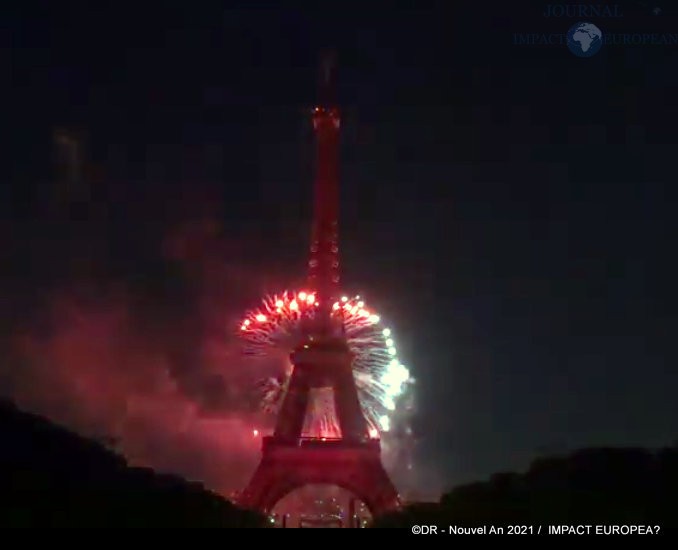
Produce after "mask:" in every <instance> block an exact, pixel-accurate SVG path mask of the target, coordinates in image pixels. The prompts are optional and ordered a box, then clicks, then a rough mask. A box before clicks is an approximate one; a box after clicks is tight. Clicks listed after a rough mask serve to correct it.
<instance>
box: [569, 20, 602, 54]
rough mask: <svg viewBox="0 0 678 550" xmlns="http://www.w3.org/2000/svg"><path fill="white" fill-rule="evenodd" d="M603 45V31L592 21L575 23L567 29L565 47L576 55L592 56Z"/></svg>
mask: <svg viewBox="0 0 678 550" xmlns="http://www.w3.org/2000/svg"><path fill="white" fill-rule="evenodd" d="M602 45H603V33H602V32H601V30H600V29H599V28H598V27H596V26H595V25H594V24H593V23H575V24H574V25H572V26H571V27H570V30H568V31H567V47H568V49H569V50H570V51H571V52H572V53H573V54H574V55H576V56H577V57H592V56H594V55H596V54H597V53H598V52H599V51H600V48H601V46H602Z"/></svg>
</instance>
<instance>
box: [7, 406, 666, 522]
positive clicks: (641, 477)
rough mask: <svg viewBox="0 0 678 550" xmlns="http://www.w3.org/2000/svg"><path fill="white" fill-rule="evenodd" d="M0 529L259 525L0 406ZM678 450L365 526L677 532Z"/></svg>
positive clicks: (457, 493)
mask: <svg viewBox="0 0 678 550" xmlns="http://www.w3.org/2000/svg"><path fill="white" fill-rule="evenodd" d="M0 437H2V444H1V445H0V527H32V526H36V527H51V526H53V527H69V526H70V527H99V526H100V527H106V526H113V527H142V526H157V527H163V526H167V527H265V526H267V525H268V524H267V522H266V518H264V517H262V516H260V515H258V514H255V513H252V512H249V511H245V510H242V509H239V508H238V507H236V506H235V505H233V504H232V503H231V502H229V501H228V500H225V499H224V498H222V497H220V496H218V495H216V494H214V493H211V492H209V491H207V490H206V489H204V488H203V487H202V486H201V485H199V484H196V483H189V482H187V481H184V480H182V479H180V478H178V477H174V476H170V475H161V474H158V473H155V472H153V471H152V470H150V469H144V468H132V467H130V466H129V465H128V464H127V463H126V461H125V459H124V458H122V457H121V456H119V455H117V454H115V453H113V452H111V451H110V450H108V449H107V448H106V447H105V446H104V445H103V444H101V443H98V442H95V441H91V440H88V439H85V438H82V437H79V436H77V435H75V434H73V433H71V432H69V431H67V430H65V429H63V428H60V427H57V426H55V425H53V424H52V423H50V422H48V421H47V420H45V419H42V418H40V417H37V416H33V415H30V414H26V413H23V412H20V411H18V410H17V409H16V408H14V407H13V406H12V405H9V404H6V403H2V402H0ZM677 493H678V448H676V447H673V448H666V449H663V450H660V451H656V452H651V451H648V450H645V449H635V448H630V449H625V448H619V449H615V448H601V449H584V450H580V451H577V452H575V453H573V454H571V455H569V456H564V457H551V458H540V459H538V460H536V461H534V462H533V464H532V465H531V467H530V468H529V470H528V471H527V472H526V473H523V474H518V473H501V474H496V475H494V476H492V477H491V478H490V479H489V480H488V481H485V482H478V483H473V484H469V485H463V486H459V487H457V488H455V489H453V490H451V491H450V492H448V493H446V494H444V495H443V497H442V498H441V500H440V502H438V503H420V504H411V505H409V506H407V507H406V508H404V509H403V510H402V511H400V512H398V513H394V514H390V515H387V516H383V517H381V518H377V519H376V521H375V522H374V527H408V528H409V527H411V526H412V525H415V524H418V525H441V526H446V525H451V524H455V525H460V526H462V525H463V526H469V527H470V526H477V525H488V524H492V525H495V526H497V525H516V524H518V525H520V524H537V523H541V524H597V525H601V524H606V525H624V524H625V525H629V524H636V525H651V526H654V525H659V526H661V527H662V528H670V527H678V507H677V506H676V505H675V495H676V494H677Z"/></svg>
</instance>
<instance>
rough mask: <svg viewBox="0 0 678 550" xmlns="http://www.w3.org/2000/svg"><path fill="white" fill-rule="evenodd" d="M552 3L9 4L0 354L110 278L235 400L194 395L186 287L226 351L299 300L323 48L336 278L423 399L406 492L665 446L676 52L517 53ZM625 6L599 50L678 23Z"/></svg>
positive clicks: (192, 312)
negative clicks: (519, 38)
mask: <svg viewBox="0 0 678 550" xmlns="http://www.w3.org/2000/svg"><path fill="white" fill-rule="evenodd" d="M547 3H548V2H546V1H544V2H537V3H528V2H522V3H520V2H519V3H511V5H510V6H508V5H507V4H508V3H507V2H503V1H502V2H500V1H498V0H495V1H486V2H441V3H437V4H433V3H426V2H421V3H418V4H417V6H419V7H418V8H417V9H416V10H402V11H400V10H394V9H392V8H391V9H383V10H381V9H377V8H376V4H375V7H370V3H363V5H362V7H361V8H360V9H356V8H355V7H354V6H349V5H348V4H344V3H337V4H336V5H335V6H334V7H333V9H328V10H327V11H320V10H318V11H309V10H308V9H307V8H301V7H300V8H299V9H293V8H292V7H291V6H292V3H285V4H286V8H285V9H281V8H274V7H273V6H274V5H273V4H270V3H269V4H265V5H264V4H261V5H260V6H259V7H257V8H255V7H254V6H255V5H256V3H255V2H247V3H242V4H241V5H237V4H236V3H229V2H218V3H217V2H189V3H179V4H176V5H174V4H173V3H159V4H157V5H156V6H155V7H148V6H147V5H146V3H136V4H130V5H129V6H124V2H123V3H121V2H115V3H101V4H102V5H101V6H100V5H99V4H100V3H97V6H96V7H91V8H87V9H84V8H82V7H81V6H80V7H77V8H75V7H73V8H69V7H68V6H69V3H68V2H65V3H57V2H44V3H35V4H33V3H31V2H21V3H16V5H15V6H14V7H12V6H11V5H10V6H9V7H6V6H4V5H3V8H2V12H1V13H0V37H1V40H2V43H1V46H2V52H1V53H0V56H1V58H0V61H1V62H2V67H3V68H4V70H3V76H2V77H1V79H2V80H1V82H2V88H3V89H4V91H3V102H2V113H3V114H2V122H1V128H2V139H3V143H2V150H3V154H2V157H1V158H2V163H0V165H1V167H0V171H1V174H2V177H1V178H0V181H1V182H2V184H1V186H0V189H1V191H0V192H1V193H2V196H1V197H0V214H1V221H0V223H1V224H2V236H1V237H0V239H1V240H2V242H0V247H1V249H2V265H3V269H2V274H1V284H2V287H1V288H2V292H1V294H2V296H3V298H2V305H1V306H0V307H2V308H3V312H2V318H3V321H2V327H1V328H2V331H3V334H2V339H3V346H11V345H12V344H13V343H15V342H16V339H17V338H18V337H20V335H21V334H25V333H26V332H27V331H37V332H38V333H40V334H43V333H45V332H49V330H51V329H50V328H49V326H48V325H49V323H47V322H46V321H44V319H43V317H44V312H45V307H46V306H45V304H47V303H52V302H53V300H54V296H55V295H61V293H63V292H64V289H68V292H69V293H73V292H74V293H76V294H78V296H80V295H81V294H87V300H88V303H90V304H91V303H93V302H96V301H97V299H99V298H98V291H97V290H96V289H97V288H99V287H100V285H102V284H104V283H105V285H106V287H107V288H109V289H110V288H114V289H117V290H120V292H122V293H124V294H125V296H127V297H131V298H129V304H130V306H129V307H130V308H131V311H132V312H133V314H132V316H133V318H134V323H133V327H136V328H133V330H132V332H135V331H137V328H138V330H139V331H143V332H144V334H147V335H148V338H149V339H155V340H154V341H155V342H156V343H157V342H167V343H168V345H170V344H171V346H172V347H173V354H174V355H173V357H174V358H173V364H174V366H175V367H176V368H173V369H172V372H173V376H175V377H177V379H178V380H180V381H181V383H182V384H184V386H185V387H186V388H189V389H188V390H187V391H190V392H194V393H196V394H200V395H201V401H202V402H203V404H204V403H207V402H209V403H211V404H212V406H213V407H214V408H215V409H218V408H219V402H220V400H222V399H226V398H225V397H224V396H228V395H229V393H228V383H225V384H224V386H225V387H221V386H219V384H220V383H221V382H219V381H218V380H217V379H216V378H214V376H215V375H214V372H213V371H211V374H210V376H194V372H193V371H192V370H191V369H192V367H191V364H193V363H194V362H195V361H194V359H191V357H190V356H191V353H193V351H192V350H193V349H194V348H195V347H196V346H195V345H194V344H193V342H192V338H196V339H200V338H201V335H202V334H203V333H204V331H205V330H206V329H205V324H204V319H203V321H200V320H199V319H198V317H199V315H198V311H200V312H203V313H204V309H201V308H203V307H204V304H205V301H206V299H205V297H206V294H205V292H204V290H205V288H207V286H209V288H210V289H211V290H210V293H209V296H210V297H212V298H214V296H218V299H217V298H214V300H213V302H214V303H219V304H222V305H223V324H224V326H226V325H227V324H228V323H231V322H234V320H235V318H236V316H237V315H238V312H240V311H244V310H245V309H246V308H247V307H250V306H254V305H256V303H257V301H258V299H259V297H260V295H261V294H262V293H264V292H269V291H277V290H280V289H284V288H290V287H294V286H295V285H296V284H297V283H298V282H299V281H300V280H303V276H304V264H305V254H306V250H307V245H308V238H309V233H310V226H309V224H310V219H309V216H310V191H311V181H312V161H313V142H312V138H313V136H312V133H311V128H310V123H309V117H308V111H307V109H308V107H309V106H311V105H312V104H313V101H314V98H315V91H316V81H317V60H318V54H319V51H320V50H321V49H322V48H326V47H331V48H335V49H336V51H337V53H338V60H339V73H338V76H339V97H340V100H341V104H342V108H343V128H342V129H343V134H342V151H341V155H342V169H341V178H342V186H343V187H342V201H343V202H342V205H341V208H342V217H341V250H342V260H343V280H344V284H345V285H346V286H347V287H348V288H349V289H351V290H354V291H356V292H358V293H361V294H363V295H365V296H366V298H367V299H368V300H369V303H370V304H372V305H373V306H374V307H375V308H376V309H378V310H379V312H380V313H381V315H382V317H383V318H385V319H388V320H389V324H390V325H391V326H392V327H393V329H394V331H395V333H396V335H397V341H398V344H399V349H400V351H401V355H402V357H403V361H404V362H405V363H406V364H407V365H408V366H409V367H410V368H411V371H412V374H413V375H414V376H415V377H416V379H417V384H416V401H417V415H416V418H415V421H414V422H415V423H414V427H415V433H416V435H417V437H418V438H419V441H418V446H417V449H416V464H417V468H418V470H419V471H420V472H422V473H421V474H420V476H421V478H420V481H419V483H420V484H421V490H422V491H425V490H429V489H430V488H431V487H434V486H437V485H440V484H441V483H442V484H444V485H447V486H449V485H453V484H456V483H459V482H462V481H468V480H472V479H478V478H482V477H485V476H488V475H490V474H491V473H493V472H497V471H502V470H512V469H523V468H525V467H526V466H527V465H528V464H529V461H530V460H531V459H533V458H535V457H536V456H537V455H539V454H542V453H546V452H561V451H565V450H570V449H574V448H578V447H582V446H593V445H642V446H652V447H655V446H661V445H668V444H671V443H673V442H675V441H676V438H678V426H676V419H677V418H678V400H677V399H676V397H675V396H676V390H677V389H678V373H677V371H676V360H677V359H678V353H677V352H676V346H675V333H676V329H677V328H678V326H677V317H676V311H677V310H676V305H677V302H676V298H677V297H678V295H677V293H676V287H675V284H676V280H677V279H678V267H677V264H676V261H675V239H676V237H677V236H678V231H677V230H678V221H677V220H676V215H675V211H676V204H677V201H678V190H677V188H676V182H677V181H678V178H677V176H678V170H677V169H676V158H677V157H676V153H677V152H678V149H677V148H676V147H677V146H676V128H677V127H678V47H676V46H647V45H646V46H604V47H603V49H602V50H601V52H600V53H598V54H597V55H595V56H593V57H592V58H589V59H581V58H577V57H575V56H574V55H572V54H571V53H570V52H569V51H568V50H567V48H566V47H565V46H537V45H533V46H527V45H514V44H513V35H514V33H531V32H566V30H567V28H569V27H570V25H571V24H573V23H575V22H576V20H572V19H569V18H563V19H546V18H544V17H543V16H542V12H543V11H544V9H545V6H546V5H547ZM573 3H574V2H573ZM601 3H602V2H601ZM57 4H59V6H60V7H57ZM103 4H106V5H107V6H108V7H105V6H103ZM616 4H617V5H619V6H620V9H621V10H622V12H623V14H624V17H623V18H620V19H615V20H612V19H610V20H605V19H594V18H592V19H591V20H592V21H594V22H596V24H598V26H599V27H600V28H601V29H603V31H606V30H607V29H614V30H615V32H667V33H678V17H677V13H676V11H675V8H674V12H673V13H671V8H670V7H668V6H662V8H663V11H662V12H661V13H659V15H654V14H653V13H652V7H653V6H654V4H652V5H650V4H651V3H643V2H622V1H620V2H617V3H616ZM229 5H230V7H228V6H229ZM299 5H300V6H301V5H302V4H299ZM59 128H65V129H68V130H69V131H73V132H77V133H78V135H81V136H83V137H82V143H84V144H86V145H85V148H86V155H85V157H86V160H85V164H86V166H87V168H86V169H85V171H86V174H87V175H86V177H85V178H84V179H85V180H86V181H87V183H86V184H84V187H83V188H77V189H74V190H70V191H69V190H67V189H66V187H65V185H64V184H63V182H61V183H60V182H59V176H58V172H57V171H56V170H55V166H54V164H55V163H54V162H53V161H54V152H55V146H54V140H53V136H54V132H55V131H56V130H57V129H59ZM64 205H66V206H64ZM191 224H193V225H191ZM210 224H211V225H210ZM187 227H188V228H190V227H198V229H196V230H195V232H196V233H197V235H198V236H197V237H193V240H192V241H191V240H190V239H189V241H190V243H191V244H190V245H189V246H188V249H189V250H188V251H187V250H186V247H184V248H183V249H182V251H180V253H175V252H176V250H174V251H172V250H170V252H168V246H169V249H172V246H171V245H167V242H168V239H169V241H170V242H175V241H172V239H171V236H172V235H175V234H176V233H177V231H178V232H182V231H189V230H188V229H186V228H187ZM201 235H202V236H201ZM215 243H217V244H215ZM179 248H181V247H179ZM177 257H180V260H181V261H180V262H179V264H180V265H179V264H177V261H176V260H177ZM178 265H179V266H178ZM198 266H199V268H200V274H199V275H195V273H194V272H193V271H191V270H192V269H193V268H195V269H198ZM221 275H223V277H224V278H223V280H222V279H221V278H220V277H221ZM198 279H199V281H200V283H197V282H196V281H197V280H198ZM206 279H209V283H205V280H206ZM85 281H86V282H85ZM87 289H89V290H87ZM214 289H218V290H214ZM117 290H116V291H117ZM102 300H103V298H102ZM207 301H210V299H207ZM104 309H105V308H104ZM201 314H202V313H201ZM212 318H213V317H212ZM45 323H47V324H46V325H45ZM201 323H203V324H201ZM139 327H141V328H139ZM40 331H42V332H40ZM672 335H673V336H672ZM192 362H193V363H192ZM22 365H23V363H22V362H21V361H17V362H8V363H6V364H5V365H3V367H2V368H0V393H1V394H3V395H7V396H9V397H10V398H15V397H16V396H17V395H18V394H21V395H23V396H24V398H23V401H25V402H26V403H37V405H36V408H38V409H41V410H45V411H47V412H51V411H54V410H56V408H59V407H62V408H64V407H65V408H67V409H68V407H70V406H71V405H70V404H66V403H64V402H63V401H61V402H59V403H57V402H56V401H54V399H53V398H52V396H50V397H47V398H33V399H30V398H26V397H25V396H26V395H28V394H29V393H31V391H32V390H31V389H30V388H37V387H38V386H42V385H47V386H49V384H50V382H49V378H47V379H44V378H41V377H39V376H35V375H34V374H29V373H34V372H35V371H31V370H30V369H29V370H27V371H22V370H21V369H22V368H24V367H23V366H22ZM111 368H115V366H112V367H111ZM22 372H24V373H25V374H22ZM22 377H26V378H27V379H22ZM217 378H218V377H217ZM210 381H211V383H210ZM215 385H216V386H219V387H220V388H221V389H219V390H218V391H217V390H214V387H215ZM19 388H21V389H19ZM26 388H29V389H26ZM36 391H37V390H36ZM38 393H40V395H43V396H44V395H48V394H49V391H46V392H45V391H43V392H38ZM205 396H207V397H205ZM16 398H17V400H19V401H21V400H20V399H19V398H18V397H16ZM46 403H47V404H46ZM74 407H75V406H74ZM76 409H77V407H75V409H74V410H76ZM69 410H70V409H69ZM69 414H70V413H68V414H67V413H63V412H60V413H58V414H56V413H55V414H54V416H55V417H57V419H68V418H70V417H69ZM73 414H76V413H73ZM76 424H77V423H76ZM186 460H190V459H189V458H187V459H186ZM243 483H244V480H243Z"/></svg>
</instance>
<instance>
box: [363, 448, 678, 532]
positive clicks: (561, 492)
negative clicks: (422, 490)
mask: <svg viewBox="0 0 678 550" xmlns="http://www.w3.org/2000/svg"><path fill="white" fill-rule="evenodd" d="M677 494H678V448H675V447H674V448H666V449H663V450H660V451H657V452H651V451H648V450H645V449H636V448H592V449H583V450H580V451H577V452H575V453H573V454H571V455H569V456H565V457H552V458H540V459H538V460H535V461H534V462H533V464H532V465H531V467H530V468H529V470H528V471H527V472H526V473H524V474H517V473H501V474H496V475H494V476H492V477H491V478H490V479H489V480H488V481H486V482H478V483H472V484H469V485H463V486H459V487H457V488H455V489H453V490H452V491H450V492H448V493H446V494H445V495H443V497H442V498H441V500H440V502H439V503H426V504H412V505H410V506H408V507H406V508H405V509H404V510H403V511H401V512H399V513H395V514H392V515H388V516H384V517H382V518H379V519H378V520H377V521H376V522H375V524H374V526H375V527H411V526H412V525H415V524H417V525H441V526H447V525H460V526H468V527H472V526H481V525H490V524H491V525H495V526H497V525H520V524H523V525H524V524H528V525H529V524H533V525H534V524H538V523H539V522H541V523H542V524H544V525H548V524H552V525H553V524H591V525H594V524H595V525H631V524H634V525H649V526H655V525H659V526H660V527H661V528H662V529H664V528H669V527H676V526H678V506H676V495H677Z"/></svg>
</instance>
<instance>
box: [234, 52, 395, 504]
mask: <svg viewBox="0 0 678 550" xmlns="http://www.w3.org/2000/svg"><path fill="white" fill-rule="evenodd" d="M321 69H322V70H321V78H320V92H321V93H320V98H319V99H320V101H319V103H318V104H317V106H316V107H314V108H313V109H312V113H311V115H312V122H313V128H314V133H315V137H316V170H315V181H314V203H313V206H314V211H313V214H314V215H313V228H312V235H311V247H310V257H309V262H308V279H309V281H308V283H309V288H312V289H315V296H316V300H317V301H318V307H317V308H316V309H315V312H314V313H313V315H312V316H309V317H308V318H306V319H304V321H303V322H304V324H303V330H302V338H301V341H300V342H299V344H298V346H297V347H296V349H295V350H294V351H293V352H292V354H291V356H290V358H291V361H292V364H293V371H292V374H291V377H290V380H289V384H288V387H287V392H286V394H285V396H284V398H283V402H282V405H281V407H280V410H279V413H278V417H277V419H276V425H275V430H274V432H273V435H272V436H270V437H266V438H264V440H263V446H262V458H261V461H260V463H259V465H258V467H257V469H256V471H255V472H254V475H253V477H252V479H251V480H250V482H249V484H248V486H247V487H246V489H245V490H244V491H243V492H242V494H241V495H240V504H241V505H243V506H245V507H248V508H253V509H257V510H260V511H262V512H264V513H268V512H270V511H271V510H272V508H273V507H274V506H275V504H276V503H277V502H278V501H279V500H280V499H281V498H283V497H284V496H285V495H286V494H288V493H289V492H291V491H293V490H294V489H297V488H299V487H302V486H304V485H309V484H331V485H336V486H339V487H342V488H344V489H347V490H349V491H350V492H352V493H353V494H354V495H355V496H356V497H358V498H360V499H361V500H362V501H363V502H365V504H366V505H367V506H368V508H370V510H371V512H372V513H373V514H375V515H377V514H380V513H383V512H385V511H387V510H390V509H392V508H395V507H397V506H398V504H399V498H398V494H397V491H396V489H395V487H394V486H393V484H392V482H391V480H390V478H389V476H388V474H387V473H386V471H385V469H384V467H383V465H382V462H381V447H380V441H379V439H376V438H371V437H370V434H369V431H368V424H367V421H366V419H365V416H364V415H363V412H362V409H361V405H360V401H359V399H358V392H357V389H356V385H355V380H354V377H353V370H352V361H353V358H352V354H351V352H350V350H349V346H348V343H347V340H346V335H345V332H344V326H343V322H342V319H341V310H339V312H333V310H332V304H333V303H334V302H335V301H336V299H337V298H338V292H339V282H340V277H339V274H340V270H339V241H338V222H339V135H340V126H341V118H340V112H339V108H338V105H337V102H336V101H335V97H334V92H335V87H334V76H335V64H334V58H333V57H332V56H327V55H326V56H324V57H323V63H322V67H321ZM319 388H331V389H332V393H333V396H334V410H335V414H336V417H337V423H338V425H339V428H340V431H341V435H340V437H339V438H336V439H325V438H322V439H312V438H304V437H303V433H302V432H303V429H304V421H305V417H306V413H307V409H308V405H309V399H310V395H311V392H312V390H314V389H319Z"/></svg>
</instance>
